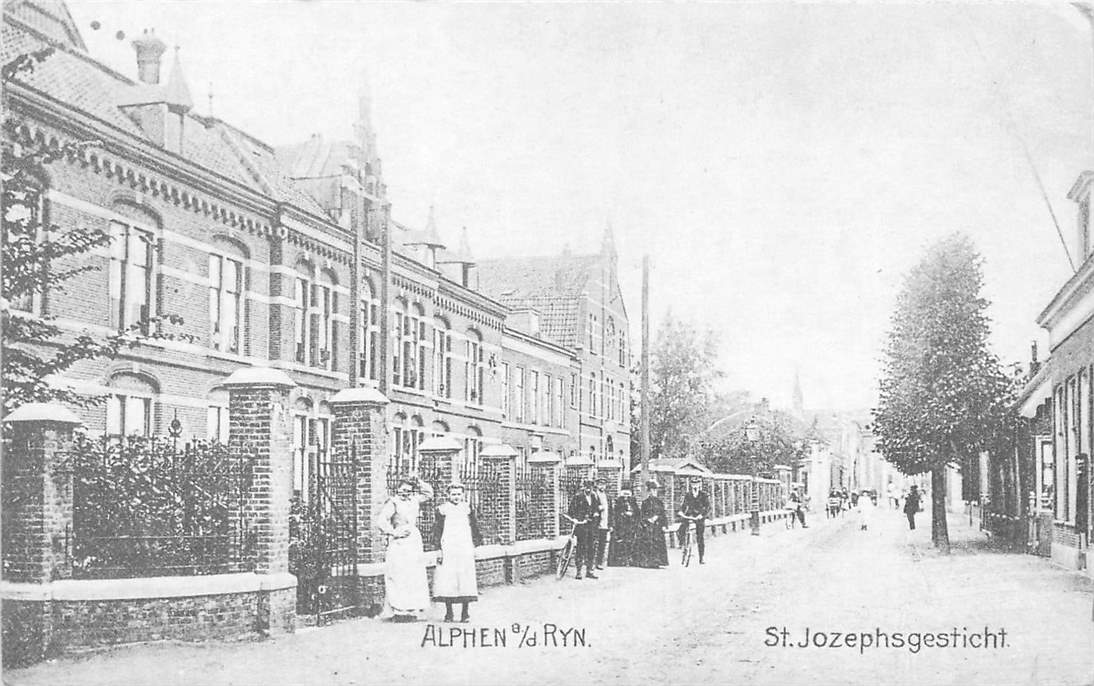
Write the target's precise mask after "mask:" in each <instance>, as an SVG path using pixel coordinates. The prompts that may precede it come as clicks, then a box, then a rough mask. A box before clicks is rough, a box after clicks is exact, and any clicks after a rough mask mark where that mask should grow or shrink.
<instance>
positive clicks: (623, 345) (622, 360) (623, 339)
mask: <svg viewBox="0 0 1094 686" xmlns="http://www.w3.org/2000/svg"><path fill="white" fill-rule="evenodd" d="M619 366H620V367H623V368H624V369H626V368H627V367H628V363H627V332H626V331H625V330H622V329H620V331H619Z"/></svg>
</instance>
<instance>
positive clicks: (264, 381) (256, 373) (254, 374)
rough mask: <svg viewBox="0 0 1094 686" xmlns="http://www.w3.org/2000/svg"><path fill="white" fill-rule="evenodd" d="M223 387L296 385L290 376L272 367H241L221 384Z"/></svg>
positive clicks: (290, 386)
mask: <svg viewBox="0 0 1094 686" xmlns="http://www.w3.org/2000/svg"><path fill="white" fill-rule="evenodd" d="M220 385H221V386H287V387H289V388H292V387H293V386H295V385H296V382H295V381H293V380H292V379H291V378H290V377H289V375H288V374H286V373H285V372H283V371H282V370H280V369H273V368H271V367H240V368H239V369H237V370H235V371H234V372H232V374H231V375H230V376H229V377H228V378H227V379H225V380H224V381H221V382H220Z"/></svg>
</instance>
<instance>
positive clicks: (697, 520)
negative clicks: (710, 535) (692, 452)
mask: <svg viewBox="0 0 1094 686" xmlns="http://www.w3.org/2000/svg"><path fill="white" fill-rule="evenodd" d="M676 514H677V515H679V517H680V519H681V520H683V521H681V522H680V528H679V529H677V536H678V537H679V539H680V545H681V546H683V545H684V538H685V536H686V535H687V533H688V527H690V526H692V524H693V523H694V525H695V545H696V546H697V547H698V548H699V564H704V562H703V555H704V554H705V553H706V545H705V544H704V543H703V532H704V531H705V530H706V528H707V527H706V524H707V517H709V516H710V498H709V497H708V496H707V494H706V492H705V491H703V482H702V480H701V479H692V480H691V483H690V484H689V485H688V490H687V492H686V493H685V494H684V500H683V502H682V503H680V509H679V510H678V511H677V512H676Z"/></svg>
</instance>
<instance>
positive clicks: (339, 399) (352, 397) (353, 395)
mask: <svg viewBox="0 0 1094 686" xmlns="http://www.w3.org/2000/svg"><path fill="white" fill-rule="evenodd" d="M327 402H331V403H379V404H382V405H386V404H387V403H388V399H387V396H385V395H384V394H383V393H381V392H380V391H378V390H377V389H375V388H371V387H369V386H361V387H359V388H343V389H342V390H340V391H338V392H337V393H335V394H334V395H332V396H331V397H330V399H329V400H328V401H327ZM461 447H462V446H461Z"/></svg>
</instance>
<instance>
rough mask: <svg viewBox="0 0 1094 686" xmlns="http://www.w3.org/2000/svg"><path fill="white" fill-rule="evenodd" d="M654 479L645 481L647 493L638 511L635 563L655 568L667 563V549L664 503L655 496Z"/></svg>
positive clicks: (655, 485) (655, 486) (656, 487)
mask: <svg viewBox="0 0 1094 686" xmlns="http://www.w3.org/2000/svg"><path fill="white" fill-rule="evenodd" d="M657 489H658V484H657V482H656V481H648V482H647V483H646V492H647V493H648V494H649V495H647V496H646V499H645V500H643V501H642V507H641V509H640V510H639V511H638V537H637V540H636V541H635V563H636V564H637V565H638V566H640V567H649V568H653V569H656V568H658V567H664V566H665V565H667V564H668V563H669V551H668V547H667V546H666V545H665V525H666V524H667V523H668V517H666V516H665V504H664V503H663V502H661V499H660V498H658V497H657Z"/></svg>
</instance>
